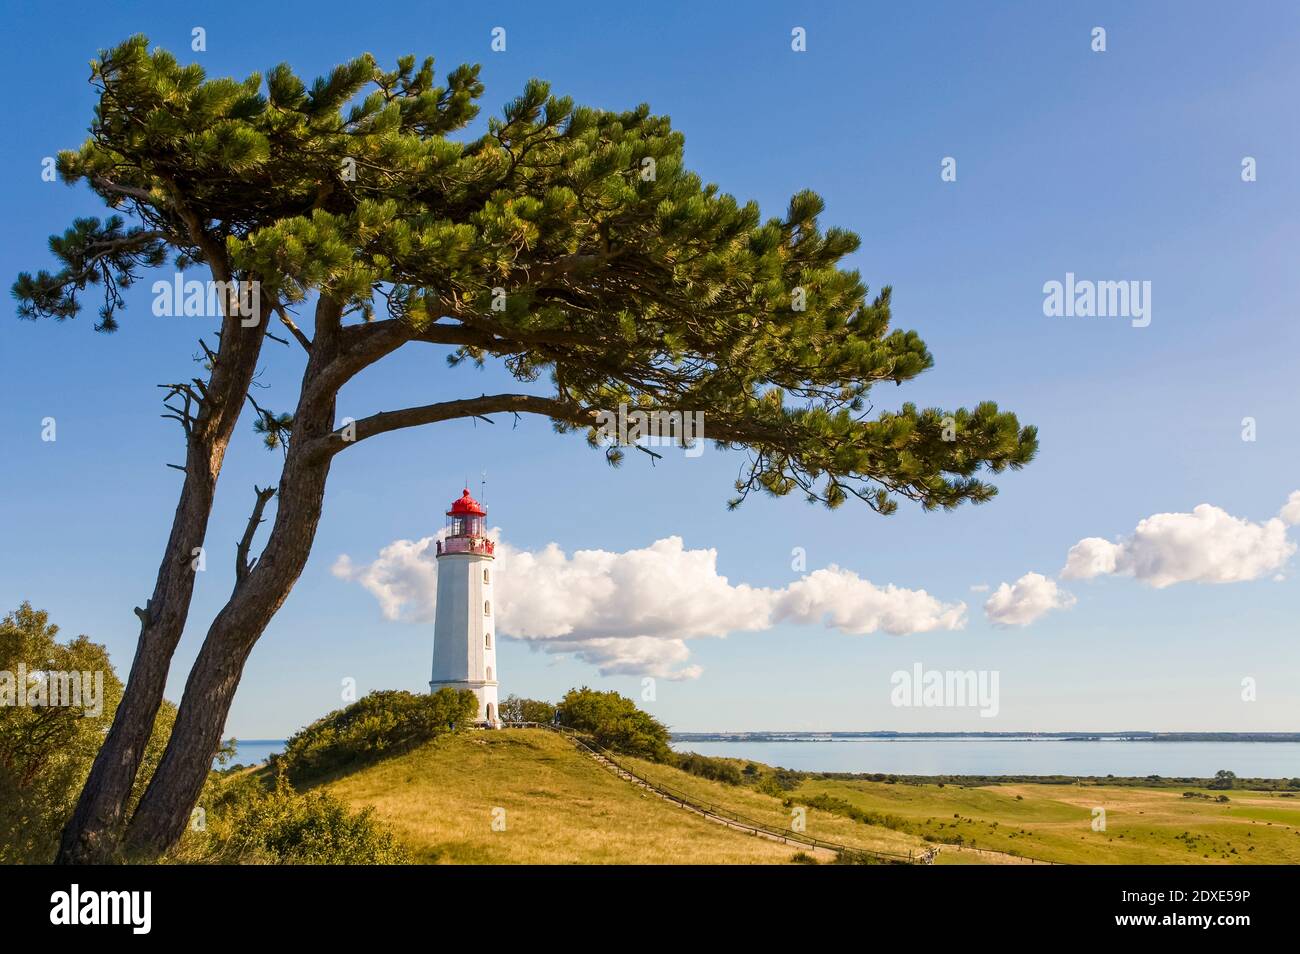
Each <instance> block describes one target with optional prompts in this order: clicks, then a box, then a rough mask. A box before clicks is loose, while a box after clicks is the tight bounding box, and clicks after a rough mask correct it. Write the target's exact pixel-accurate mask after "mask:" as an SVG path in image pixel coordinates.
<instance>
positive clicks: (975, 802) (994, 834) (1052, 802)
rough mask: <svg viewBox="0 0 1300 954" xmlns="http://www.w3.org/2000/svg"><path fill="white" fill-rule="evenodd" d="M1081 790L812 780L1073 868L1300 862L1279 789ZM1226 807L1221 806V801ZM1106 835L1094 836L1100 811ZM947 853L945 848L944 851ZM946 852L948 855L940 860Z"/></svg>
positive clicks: (920, 821) (861, 804)
mask: <svg viewBox="0 0 1300 954" xmlns="http://www.w3.org/2000/svg"><path fill="white" fill-rule="evenodd" d="M1196 791H1198V792H1200V793H1201V794H1204V795H1208V796H1210V797H1209V798H1205V799H1202V798H1184V797H1183V794H1182V792H1181V791H1178V790H1174V789H1167V788H1165V789H1152V788H1129V787H1119V786H1104V785H1098V786H1079V785H1033V784H1019V785H1016V784H1010V785H992V786H987V787H981V788H965V787H961V786H955V785H945V786H944V787H942V788H940V787H939V786H937V785H903V784H894V785H890V784H887V783H883V782H865V781H842V780H828V779H809V780H807V781H805V782H804V783H803V784H802V785H801V786H800V787H799V788H798V789H797V790H796V791H795V792H794V793H793V794H794V795H795V796H796V797H807V798H815V797H816V796H818V795H822V794H824V795H828V796H830V797H832V798H837V799H842V800H843V801H845V802H848V803H850V804H852V805H853V806H855V807H856V808H859V809H862V810H864V811H868V812H878V813H882V814H888V815H891V816H895V817H897V818H899V819H903V820H905V821H906V823H907V827H908V829H909V830H911V831H915V832H917V833H919V834H921V835H926V834H928V835H930V836H931V837H934V838H937V839H939V840H947V839H949V838H951V837H953V836H955V835H960V836H961V837H962V839H963V842H964V844H966V845H974V846H975V847H977V848H989V849H996V850H999V851H1012V852H1016V853H1019V854H1023V855H1026V856H1030V857H1034V858H1039V859H1042V860H1045V861H1055V862H1060V863H1066V864H1300V798H1288V797H1285V796H1283V795H1281V794H1279V793H1271V792H1267V793H1266V792H1247V791H1240V790H1234V791H1229V792H1217V791H1209V790H1207V789H1197V790H1196ZM1225 794H1226V795H1227V796H1228V798H1229V801H1227V802H1223V803H1221V802H1216V801H1214V800H1213V799H1214V798H1215V797H1217V796H1219V795H1225ZM1094 808H1104V809H1105V811H1106V816H1105V817H1106V830H1105V831H1093V830H1092V819H1093V809H1094ZM945 854H948V851H947V850H945ZM942 857H943V856H941V858H942Z"/></svg>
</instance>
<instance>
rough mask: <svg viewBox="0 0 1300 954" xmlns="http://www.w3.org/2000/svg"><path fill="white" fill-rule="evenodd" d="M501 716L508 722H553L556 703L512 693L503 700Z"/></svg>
mask: <svg viewBox="0 0 1300 954" xmlns="http://www.w3.org/2000/svg"><path fill="white" fill-rule="evenodd" d="M501 718H502V719H503V720H504V721H506V722H542V723H547V722H552V721H554V719H555V705H554V704H553V703H550V702H544V701H543V700H541V699H522V698H520V697H519V696H516V695H514V694H513V693H512V694H511V695H508V696H506V697H505V699H503V700H502V701H501Z"/></svg>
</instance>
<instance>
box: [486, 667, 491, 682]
mask: <svg viewBox="0 0 1300 954" xmlns="http://www.w3.org/2000/svg"><path fill="white" fill-rule="evenodd" d="M487 681H488V682H491V681H492V667H491V666H488V667H487Z"/></svg>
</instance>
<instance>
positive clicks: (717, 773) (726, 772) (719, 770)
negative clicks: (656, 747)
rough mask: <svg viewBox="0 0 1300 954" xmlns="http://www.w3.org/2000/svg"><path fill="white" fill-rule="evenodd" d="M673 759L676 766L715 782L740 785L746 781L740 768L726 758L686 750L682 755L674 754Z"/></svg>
mask: <svg viewBox="0 0 1300 954" xmlns="http://www.w3.org/2000/svg"><path fill="white" fill-rule="evenodd" d="M671 761H672V764H673V765H674V766H675V767H677V768H679V769H681V770H682V771H683V772H690V773H691V774H692V775H698V776H699V777H700V778H707V779H711V780H712V781H714V782H723V783H725V784H727V785H740V784H741V783H742V782H744V781H745V777H744V776H743V775H742V774H741V772H740V769H738V768H736V766H735V764H734V763H732V762H728V761H727V760H726V759H711V758H709V757H708V756H707V755H699V754H697V753H695V752H685V753H682V754H680V755H678V754H674V755H673V757H672V760H671Z"/></svg>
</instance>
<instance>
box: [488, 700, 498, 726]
mask: <svg viewBox="0 0 1300 954" xmlns="http://www.w3.org/2000/svg"><path fill="white" fill-rule="evenodd" d="M487 720H488V721H489V722H495V721H496V719H495V718H493V716H492V703H490V702H489V703H488V704H487Z"/></svg>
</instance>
